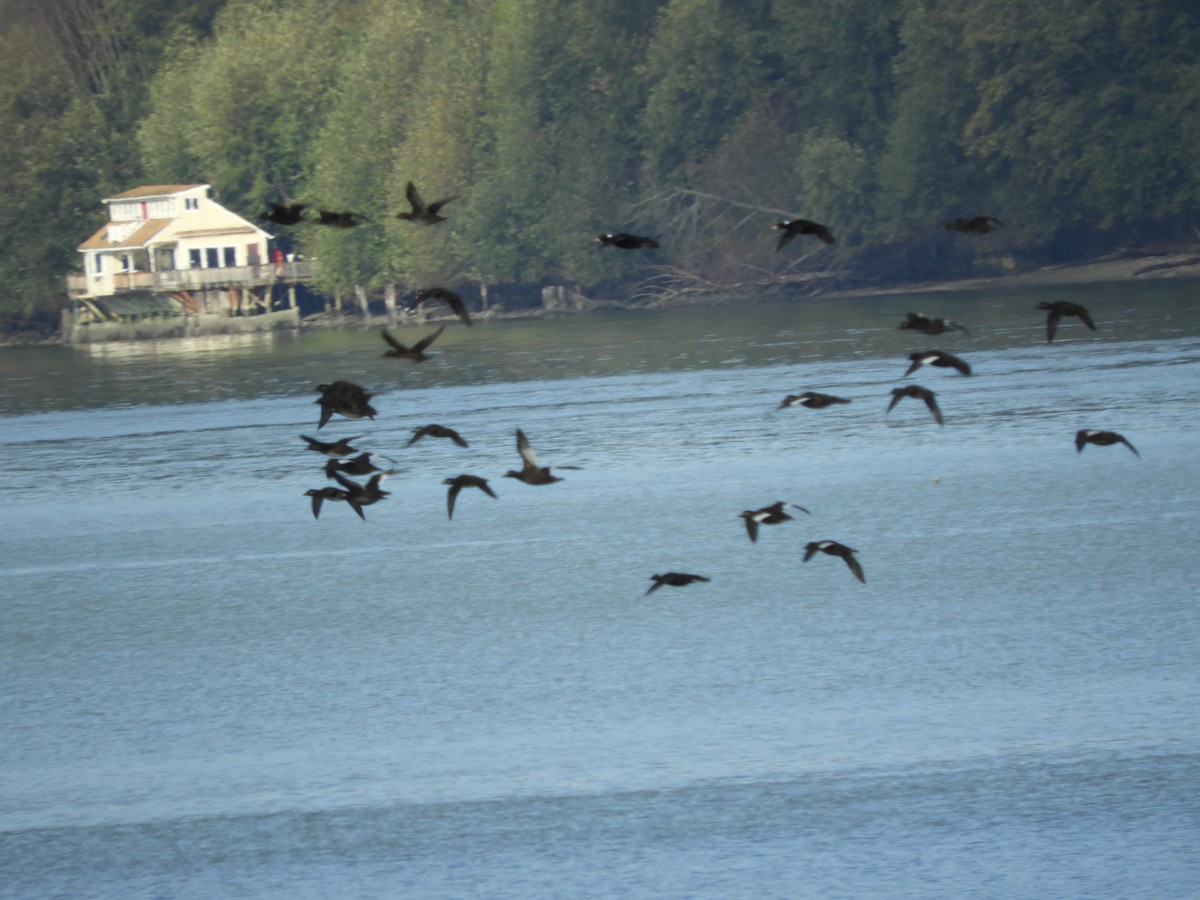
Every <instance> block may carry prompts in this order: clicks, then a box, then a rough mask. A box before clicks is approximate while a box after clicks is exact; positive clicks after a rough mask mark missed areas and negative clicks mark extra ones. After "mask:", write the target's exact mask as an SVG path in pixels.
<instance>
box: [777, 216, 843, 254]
mask: <svg viewBox="0 0 1200 900" xmlns="http://www.w3.org/2000/svg"><path fill="white" fill-rule="evenodd" d="M771 227H772V228H777V229H778V230H779V231H781V232H783V233H782V234H781V235H779V243H778V244H776V245H775V252H776V253H778V252H779V251H780V250H782V249H783V248H784V247H786V246H787V245H788V244H789V243H791V241H792V239H793V238H795V237H796V236H797V235H801V234H815V235H816V236H817V237H819V238H820V239H821V240H822V241H823V242H824V243H826V244H833V243H836V241H834V238H833V235H832V234H831V233H830V231H829V229H828V228H826V227H825V226H824V225H821V224H820V223H819V222H811V221H809V220H808V219H786V220H784V221H782V222H776V223H775V224H774V225H772V226H771Z"/></svg>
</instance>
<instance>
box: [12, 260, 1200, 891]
mask: <svg viewBox="0 0 1200 900" xmlns="http://www.w3.org/2000/svg"><path fill="white" fill-rule="evenodd" d="M1194 293H1195V286H1194V285H1192V284H1190V283H1186V282H1181V283H1176V284H1158V285H1152V286H1134V287H1130V286H1124V287H1120V288H1105V289H1097V288H1088V289H1071V290H1067V289H1057V290H1055V291H1053V292H1049V291H1044V292H1036V293H1035V292H1028V291H1027V292H1023V293H1020V294H1010V293H1005V292H988V293H966V294H934V295H927V296H922V297H919V298H913V297H886V298H862V299H855V300H837V301H834V300H827V301H807V302H804V303H797V304H790V305H781V304H762V305H749V306H726V307H719V308H712V309H681V310H670V311H663V312H653V313H639V314H596V315H588V316H583V317H578V318H569V319H560V320H538V321H502V322H490V323H489V322H480V323H478V325H477V326H476V327H475V328H473V329H470V330H467V329H465V328H461V327H456V326H451V327H448V328H447V330H446V332H445V333H444V334H443V335H442V337H441V338H439V340H438V342H437V343H435V344H434V346H433V347H432V348H431V352H432V353H433V354H434V358H433V359H431V360H430V361H429V362H427V363H425V364H422V365H420V366H414V365H411V364H409V363H406V362H397V361H395V360H389V359H383V358H382V357H381V356H380V354H381V353H382V352H383V350H384V349H385V347H384V345H383V342H382V341H380V340H379V339H378V337H377V336H376V335H374V334H372V333H371V332H369V331H344V332H322V333H306V334H303V335H299V336H273V337H272V336H265V337H264V336H247V337H243V338H232V339H230V338H225V339H220V340H217V339H210V340H207V341H186V342H174V343H168V342H164V343H159V344H136V345H110V346H100V347H94V348H21V349H12V350H4V351H2V352H0V388H2V390H3V395H2V396H0V461H2V463H3V465H2V466H0V491H2V492H3V497H4V504H3V506H2V507H0V510H2V511H0V516H3V521H4V525H5V528H4V529H3V536H2V537H0V551H2V552H0V584H3V586H4V587H3V594H4V597H5V599H4V601H3V607H2V608H3V610H4V616H3V619H2V622H0V628H2V634H3V651H4V652H3V653H2V654H0V673H2V674H3V683H4V685H5V691H4V693H3V695H2V696H0V727H2V738H3V739H2V741H0V763H2V765H0V896H6V897H7V896H12V897H37V898H42V897H58V896H61V897H122V898H124V897H197V898H212V897H281V898H282V897H288V898H296V897H301V898H302V897H314V898H316V897H331V896H338V897H396V896H405V897H513V898H518V897H521V898H524V897H564V896H570V897H585V896H586V897H631V896H646V897H649V896H662V897H683V896H687V897H713V898H726V897H821V898H827V897H885V896H886V897H922V898H928V897H946V898H951V897H953V898H963V897H1035V896H1036V897H1083V896H1096V897H1167V896H1170V897H1182V896H1189V895H1196V894H1200V864H1198V858H1197V855H1196V852H1195V849H1194V847H1195V845H1196V844H1197V840H1198V838H1200V827H1198V826H1200V801H1197V800H1196V799H1195V785H1196V784H1197V783H1198V781H1200V741H1198V738H1200V727H1198V721H1197V716H1196V712H1195V711H1196V710H1197V709H1200V689H1198V683H1197V669H1198V662H1197V661H1198V660H1200V625H1198V624H1197V591H1196V588H1195V583H1196V574H1197V565H1196V562H1195V551H1194V544H1195V538H1196V536H1197V533H1198V528H1197V520H1198V516H1197V512H1196V510H1197V508H1198V502H1200V478H1198V477H1197V476H1198V475H1200V464H1198V463H1197V455H1196V452H1195V446H1194V435H1195V425H1194V423H1195V421H1196V416H1197V412H1198V410H1200V378H1198V377H1197V376H1198V375H1200V309H1198V306H1200V305H1198V304H1197V303H1196V302H1195V301H1194V300H1193V299H1192V298H1193V296H1194ZM1058 297H1062V298H1068V299H1073V300H1076V301H1077V302H1083V303H1085V304H1086V305H1088V307H1089V308H1090V309H1091V310H1092V312H1093V315H1094V316H1095V318H1096V320H1097V322H1098V324H1099V326H1100V331H1098V332H1096V333H1094V334H1093V333H1091V332H1088V331H1086V330H1085V329H1084V328H1083V327H1082V326H1080V325H1077V324H1074V323H1070V324H1066V325H1064V326H1063V328H1062V329H1061V330H1060V337H1059V339H1058V340H1056V342H1055V343H1054V344H1053V345H1047V344H1046V342H1045V335H1044V320H1043V318H1042V317H1041V314H1039V313H1037V312H1036V311H1033V310H1032V306H1033V305H1034V303H1036V302H1037V301H1038V300H1041V299H1054V298H1058ZM908 309H921V310H923V311H925V312H927V313H929V314H933V315H945V316H951V317H953V318H955V319H958V320H960V321H963V322H965V323H966V324H967V325H968V327H970V328H971V333H970V334H969V335H962V334H955V335H944V336H941V337H938V338H924V337H920V336H917V335H912V334H910V333H908V332H903V331H897V330H896V328H895V325H896V323H897V322H898V321H899V319H900V318H902V317H903V313H904V312H905V311H906V310H908ZM419 333H420V330H416V331H406V332H405V334H407V335H412V334H419ZM931 346H936V347H942V348H943V349H948V350H951V351H952V352H955V353H958V354H960V355H961V356H963V357H964V358H966V359H967V360H968V361H969V362H970V363H971V364H972V366H973V367H974V370H975V374H974V375H973V376H972V377H971V378H963V377H961V376H957V375H950V374H947V373H945V372H941V371H936V372H931V371H930V370H928V369H923V370H921V371H920V372H919V373H917V374H916V375H914V376H913V377H911V378H909V379H904V378H903V377H902V376H903V374H904V371H905V369H906V367H907V359H906V356H907V355H908V353H910V352H912V351H913V350H916V349H925V348H927V347H931ZM336 378H344V379H349V380H354V381H357V382H360V383H362V384H364V385H366V386H368V387H369V388H370V389H372V390H374V391H377V392H378V396H377V397H376V398H375V401H374V403H375V406H376V407H377V408H378V410H379V416H378V418H377V419H375V420H374V421H356V422H347V421H345V420H341V419H335V420H334V421H333V422H332V423H330V424H329V425H328V426H326V428H325V429H323V430H322V431H321V436H322V437H324V436H326V435H327V434H328V435H329V436H332V437H337V436H346V435H363V438H362V439H361V440H360V441H358V442H357V443H358V444H359V445H361V446H362V447H364V448H365V449H370V450H373V451H375V452H377V453H379V454H382V455H385V456H386V457H389V458H390V460H391V461H392V463H391V464H394V467H395V469H396V470H397V471H396V473H395V475H393V477H392V478H390V479H389V480H388V481H387V482H386V483H385V487H386V488H387V489H388V490H390V491H391V492H392V493H391V496H390V497H389V498H387V500H385V501H384V502H382V503H379V504H377V505H375V506H372V507H369V508H368V509H367V510H366V517H367V520H366V521H365V522H362V521H359V520H358V519H357V518H356V517H355V516H354V515H353V513H352V512H351V511H350V510H349V509H347V508H346V507H345V506H344V505H340V504H332V505H329V506H327V507H326V508H325V511H323V513H322V516H321V518H320V519H319V520H314V519H313V517H312V515H311V513H310V511H309V506H308V498H307V497H305V496H304V491H305V490H307V489H308V488H312V487H319V486H321V485H323V484H324V483H326V482H325V479H324V477H323V474H322V473H321V471H320V464H321V458H319V457H317V455H316V454H313V453H309V452H308V451H306V450H305V449H304V444H303V442H302V441H300V440H299V438H298V437H297V435H298V434H300V433H306V434H315V431H314V429H315V426H316V415H317V407H316V406H315V405H313V400H314V398H315V396H316V395H315V394H314V393H313V391H312V387H313V385H315V384H316V383H318V382H323V381H329V380H332V379H336ZM907 382H918V383H921V384H924V385H926V386H928V387H931V388H933V389H934V390H936V391H938V396H939V400H940V402H941V405H942V408H943V411H944V412H945V415H946V421H947V424H946V427H945V428H939V427H938V426H936V425H935V424H934V423H933V422H932V420H931V419H930V418H929V414H928V412H927V411H926V410H925V408H924V406H923V405H922V404H920V403H919V402H917V401H912V400H906V401H904V402H903V403H901V404H900V405H899V406H898V407H897V408H896V409H895V410H894V411H892V412H891V413H890V414H885V411H886V408H887V403H888V401H889V399H890V391H891V389H892V388H893V387H896V386H898V385H900V384H903V383H907ZM806 389H810V390H818V391H825V392H829V393H835V394H840V395H842V396H845V397H848V398H850V399H851V400H852V402H851V403H850V404H848V405H845V406H840V407H834V408H831V409H827V410H806V409H799V408H795V409H786V410H777V409H776V407H777V406H778V404H779V401H780V400H781V399H782V398H783V396H784V395H785V394H788V393H797V392H799V391H800V390H806ZM429 422H440V423H442V424H445V425H449V426H451V427H454V428H457V429H458V430H459V431H461V432H462V433H463V434H464V436H466V437H467V438H468V440H469V441H470V442H471V446H470V448H469V449H466V450H464V449H460V448H458V447H455V446H453V445H452V444H449V443H448V442H445V441H434V440H432V439H425V440H422V441H421V442H419V443H417V444H415V445H414V446H412V447H405V444H406V443H407V440H408V438H409V437H410V434H411V430H412V429H413V428H414V427H417V426H420V425H423V424H427V423H429ZM517 427H520V428H522V429H523V430H524V431H525V432H526V433H527V434H528V435H529V436H530V438H531V440H532V441H533V443H534V446H535V447H536V448H537V450H538V452H539V454H540V455H541V457H542V461H543V463H545V464H548V465H552V466H554V465H564V466H582V467H583V468H582V470H580V471H570V470H566V471H562V472H560V473H559V474H562V475H563V476H565V480H564V481H563V482H561V483H559V484H556V485H553V486H549V487H529V486H526V485H523V484H519V483H517V482H515V481H513V480H511V479H505V478H503V477H502V475H503V473H504V472H505V471H506V470H508V469H510V468H514V467H516V466H517V464H518V460H517V456H516V452H515V445H514V440H513V433H514V430H515V428H517ZM1079 428H1102V429H1112V430H1117V431H1120V432H1122V433H1124V434H1126V435H1127V436H1128V437H1129V439H1130V440H1131V441H1132V442H1133V443H1134V444H1135V445H1136V446H1137V448H1138V450H1139V451H1140V453H1141V457H1140V458H1138V457H1135V456H1134V455H1133V454H1132V453H1130V452H1128V451H1127V450H1126V449H1125V448H1123V447H1119V446H1118V447H1110V448H1099V447H1088V448H1087V449H1086V450H1085V451H1084V452H1083V453H1082V454H1080V453H1076V451H1075V448H1074V445H1073V436H1074V433H1075V431H1076V430H1077V429H1079ZM460 472H474V473H477V474H480V475H484V476H486V477H488V478H490V479H491V483H492V485H493V487H494V488H495V490H496V492H497V494H498V495H499V498H498V499H497V500H492V499H490V498H488V497H486V496H484V495H483V494H481V493H479V492H477V491H466V492H464V493H463V495H462V496H461V497H460V498H459V502H458V507H457V509H456V512H455V518H454V520H453V521H452V522H451V521H448V519H447V517H446V513H445V493H444V491H445V488H444V487H443V486H442V484H441V481H442V479H444V478H446V477H448V476H452V475H456V474H458V473H460ZM776 500H787V501H789V502H793V503H798V504H801V505H803V506H804V507H806V508H807V509H809V510H811V513H812V514H811V515H805V514H803V513H799V512H796V513H795V515H796V518H795V520H794V521H791V522H787V523H784V524H783V525H781V526H778V527H764V528H763V529H762V533H761V534H760V537H759V540H758V542H757V543H753V544H752V543H751V542H750V541H749V540H748V539H747V536H746V533H745V531H744V529H743V524H742V521H741V520H740V519H739V517H738V513H740V512H741V511H742V510H744V509H749V508H757V507H760V506H765V505H767V504H769V503H772V502H774V501H776ZM823 538H832V539H836V540H840V541H843V542H845V543H847V544H849V545H850V546H852V547H855V548H857V549H858V550H859V558H860V559H861V561H862V564H863V567H864V569H865V571H866V575H867V584H866V585H862V584H859V583H858V582H857V581H855V580H854V579H853V577H852V576H851V575H850V573H849V571H848V570H847V569H846V567H845V566H844V565H843V564H842V563H841V561H839V560H837V559H834V558H831V557H826V556H818V557H817V558H815V559H813V560H811V561H810V562H807V563H804V562H802V558H803V552H804V546H805V544H806V543H807V542H808V541H812V540H819V539H823ZM668 570H675V571H688V572H696V573H701V574H705V575H707V576H709V577H711V579H712V581H711V583H708V584H698V585H693V586H690V587H687V588H683V589H674V588H669V587H667V588H663V589H661V590H659V591H658V592H656V593H655V594H653V595H651V596H649V597H644V596H643V595H644V593H645V590H646V588H647V587H649V584H650V582H649V576H650V575H651V574H653V573H656V572H664V571H668Z"/></svg>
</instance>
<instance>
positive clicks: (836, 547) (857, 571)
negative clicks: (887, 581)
mask: <svg viewBox="0 0 1200 900" xmlns="http://www.w3.org/2000/svg"><path fill="white" fill-rule="evenodd" d="M818 552H820V553H827V554H829V555H830V556H840V557H841V558H842V560H843V561H844V562H845V563H846V565H847V566H849V567H850V571H851V572H853V573H854V577H855V578H857V579H858V580H859V581H861V582H862V583H863V584H866V583H867V578H866V576H865V575H864V574H863V568H862V566H861V565H860V564H859V562H858V560H857V559H855V558H854V554H855V553H857V552H858V551H857V550H851V549H850V548H849V547H847V546H846V545H845V544H839V543H838V542H837V541H812V542H810V543H809V544H807V545H805V547H804V561H805V562H808V561H809V560H810V559H812V558H813V557H814V556H816V555H817V553H818Z"/></svg>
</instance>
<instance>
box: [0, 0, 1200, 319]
mask: <svg viewBox="0 0 1200 900" xmlns="http://www.w3.org/2000/svg"><path fill="white" fill-rule="evenodd" d="M0 133H3V134H4V135H5V140H4V141H3V142H0V188H2V189H3V191H4V195H5V197H6V207H5V210H4V211H3V212H2V213H0V216H3V217H4V218H3V223H2V224H3V229H2V231H0V242H2V243H0V304H2V305H3V308H4V309H5V310H8V311H9V312H10V313H11V314H19V315H31V314H34V313H35V312H36V311H38V310H51V309H53V308H54V307H55V306H56V305H58V304H60V303H61V300H62V296H63V292H62V289H61V275H62V274H63V273H65V272H66V271H68V270H70V269H72V268H74V259H75V256H76V254H75V253H74V246H75V245H76V244H78V243H79V242H80V241H81V240H82V239H84V238H85V237H86V236H87V234H88V233H89V232H90V231H91V230H92V229H93V228H94V227H96V226H97V225H98V224H99V221H100V219H101V216H102V211H101V209H100V207H99V203H98V201H99V199H100V198H101V197H102V196H104V195H106V194H111V193H115V192H117V191H120V190H124V189H127V188H129V187H131V186H134V185H136V184H138V183H152V182H156V181H159V182H189V181H207V182H210V183H212V184H213V185H214V187H215V188H216V190H217V192H218V196H219V197H220V198H221V200H222V202H224V203H226V204H227V205H229V206H230V207H232V208H234V209H237V210H238V211H240V212H242V213H244V214H247V215H250V216H254V215H257V213H258V211H259V210H260V209H261V208H262V204H263V203H264V202H265V201H267V200H274V199H285V198H286V199H295V200H299V201H303V202H307V203H309V204H310V205H311V206H313V207H324V208H328V209H340V210H353V211H355V212H359V213H362V214H365V215H367V216H368V217H369V218H370V221H369V222H368V223H367V224H365V225H363V226H361V227H359V228H357V229H353V230H350V231H335V230H329V229H322V228H316V227H313V226H304V227H300V228H297V229H294V230H292V231H289V232H285V233H284V234H283V235H282V236H281V240H283V241H284V242H288V243H291V244H293V245H295V246H296V247H297V248H298V249H300V250H302V251H303V252H304V253H305V254H306V255H308V256H310V257H316V258H318V259H319V260H320V262H321V273H322V279H323V281H322V286H323V287H324V288H325V289H326V290H327V291H331V292H332V291H341V292H347V291H349V290H350V289H351V288H353V287H356V286H365V287H376V286H379V285H381V284H384V283H388V282H395V283H398V284H400V285H401V286H402V287H403V288H405V289H406V290H414V289H417V288H420V287H425V286H429V285H431V284H434V283H438V284H445V285H447V286H454V285H455V284H461V283H464V282H468V281H481V282H486V283H490V284H501V283H509V284H525V285H529V286H535V285H539V284H544V283H548V282H575V283H578V284H579V285H581V286H583V287H585V288H587V287H593V286H596V285H607V286H612V285H617V284H619V283H621V282H622V281H628V280H634V279H638V278H643V277H644V276H645V274H646V270H645V269H644V266H645V264H646V261H648V260H649V261H653V262H656V263H661V264H663V265H665V266H668V267H672V266H673V267H675V268H676V269H678V270H682V271H685V272H688V273H690V274H694V275H696V276H699V277H701V278H703V279H708V280H714V281H737V280H743V279H745V278H747V277H757V276H759V275H763V274H769V273H772V272H774V273H779V272H781V271H782V270H783V267H787V269H788V271H789V272H793V273H794V272H796V271H797V269H796V268H795V267H796V265H797V264H802V263H803V259H802V258H801V259H797V258H796V256H795V255H793V256H790V257H788V258H787V259H783V258H782V257H783V255H782V254H775V253H774V246H773V245H774V242H773V240H772V239H771V233H770V231H769V226H770V224H771V222H772V220H774V219H775V218H776V217H777V216H779V215H784V214H789V215H801V216H805V217H810V218H814V219H817V220H819V221H824V222H826V223H827V224H828V225H829V226H830V227H831V228H832V229H833V231H834V233H835V234H836V235H837V236H838V244H837V246H836V247H835V248H820V247H817V248H811V249H812V251H813V252H812V253H810V254H806V255H807V256H811V257H812V258H813V259H814V260H815V262H814V265H819V266H826V267H827V266H855V265H860V264H861V263H862V261H863V260H865V259H870V261H871V267H872V269H873V271H875V272H876V273H877V274H880V275H882V276H884V277H886V276H888V275H891V276H893V277H904V276H912V275H916V274H922V275H935V274H939V273H941V274H952V273H955V274H956V273H957V271H960V270H962V269H964V268H965V267H968V266H969V265H970V264H971V262H972V259H973V257H974V255H975V254H977V253H978V252H980V251H979V250H978V249H977V248H981V247H986V248H990V250H991V251H994V250H996V249H998V248H1003V247H1007V248H1010V249H1011V248H1017V247H1020V248H1023V249H1025V250H1026V251H1027V252H1029V253H1034V254H1036V253H1038V252H1042V253H1045V254H1056V253H1057V254H1069V253H1070V252H1072V250H1073V249H1074V248H1077V247H1080V246H1083V242H1085V241H1088V242H1092V243H1093V244H1094V243H1096V242H1105V241H1107V242H1108V243H1109V244H1112V243H1117V242H1121V241H1125V240H1129V239H1137V237H1138V236H1145V237H1146V238H1147V239H1149V238H1163V237H1166V238H1176V239H1178V238H1183V239H1191V238H1193V237H1194V227H1195V225H1196V224H1197V223H1196V222H1195V221H1194V220H1195V217H1196V216H1195V208H1196V204H1197V202H1198V201H1200V9H1193V7H1191V6H1189V5H1186V4H1179V3H1177V2H1173V0H1145V2H1139V3H1136V4H1131V3H1128V2H1120V0H901V2H899V3H897V2H889V0H791V2H786V3H784V2H767V0H752V2H735V0H589V2H583V0H199V2H194V0H193V2H184V0H166V2H164V0H9V3H8V4H6V5H5V6H4V7H0ZM410 180H411V181H413V182H414V183H415V184H416V185H417V186H418V188H419V189H420V191H421V192H422V194H423V195H424V196H425V198H426V199H427V200H436V199H439V198H442V197H447V196H452V195H461V196H459V197H458V198H457V199H455V200H454V201H453V202H452V203H451V204H449V205H448V206H447V208H446V214H447V216H448V219H447V221H446V222H443V223H441V224H439V225H437V226H434V227H421V226H416V225H413V224H411V223H408V222H403V221H400V220H398V219H396V218H395V213H396V212H398V211H399V210H401V209H403V208H405V205H406V204H405V200H404V188H405V185H406V184H407V182H408V181H410ZM977 213H988V214H991V215H995V216H998V217H1000V218H1002V219H1003V220H1004V221H1005V222H1006V223H1007V224H1008V227H1007V228H1005V229H1004V230H1003V231H1002V232H1000V233H998V234H996V235H992V236H988V238H987V240H986V241H982V242H980V241H955V240H953V239H951V238H948V237H947V236H946V235H945V234H944V233H943V232H942V231H941V228H940V223H941V222H942V221H944V220H946V219H947V218H949V217H953V216H958V215H974V214H977ZM610 230H634V231H637V230H641V231H644V232H647V233H653V234H655V235H656V236H658V237H660V238H663V239H664V245H663V247H662V249H661V250H660V251H656V252H655V253H654V254H653V255H647V254H641V253H639V254H622V253H606V252H598V251H596V249H595V245H594V242H593V240H592V239H593V237H594V236H595V235H596V234H598V233H600V232H603V231H610ZM803 256H805V255H802V257H803ZM956 267H958V268H957V269H956Z"/></svg>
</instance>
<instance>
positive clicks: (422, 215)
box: [396, 181, 459, 225]
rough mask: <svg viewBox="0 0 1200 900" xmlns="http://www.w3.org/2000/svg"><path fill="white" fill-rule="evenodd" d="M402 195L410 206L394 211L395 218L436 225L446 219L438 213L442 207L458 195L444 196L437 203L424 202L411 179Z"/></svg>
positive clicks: (419, 223)
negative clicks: (402, 210)
mask: <svg viewBox="0 0 1200 900" xmlns="http://www.w3.org/2000/svg"><path fill="white" fill-rule="evenodd" d="M404 196H405V197H406V198H407V199H408V205H409V206H411V207H412V209H411V211H409V212H400V213H396V218H397V219H404V221H406V222H415V223H417V224H418V225H436V224H437V223H438V222H444V221H446V217H445V216H442V215H439V214H438V213H439V212H440V211H441V209H442V207H443V206H445V205H446V204H447V203H449V202H450V201H451V200H457V199H458V197H459V195H458V194H455V195H454V196H453V197H446V198H445V199H442V200H439V201H438V202H437V203H426V202H425V201H424V200H422V199H421V195H420V194H419V193H417V188H416V185H414V184H413V183H412V182H411V181H410V182H409V183H408V184H407V185H406V186H405V188H404Z"/></svg>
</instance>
